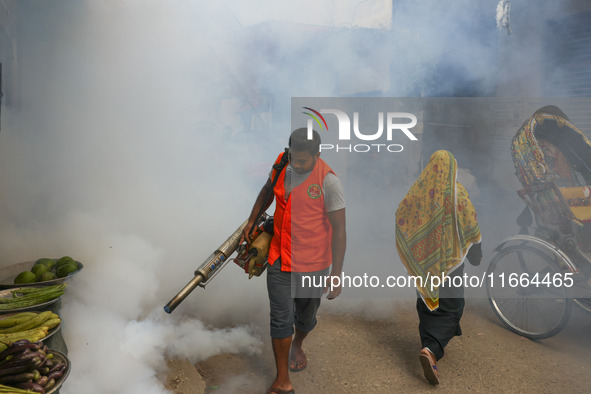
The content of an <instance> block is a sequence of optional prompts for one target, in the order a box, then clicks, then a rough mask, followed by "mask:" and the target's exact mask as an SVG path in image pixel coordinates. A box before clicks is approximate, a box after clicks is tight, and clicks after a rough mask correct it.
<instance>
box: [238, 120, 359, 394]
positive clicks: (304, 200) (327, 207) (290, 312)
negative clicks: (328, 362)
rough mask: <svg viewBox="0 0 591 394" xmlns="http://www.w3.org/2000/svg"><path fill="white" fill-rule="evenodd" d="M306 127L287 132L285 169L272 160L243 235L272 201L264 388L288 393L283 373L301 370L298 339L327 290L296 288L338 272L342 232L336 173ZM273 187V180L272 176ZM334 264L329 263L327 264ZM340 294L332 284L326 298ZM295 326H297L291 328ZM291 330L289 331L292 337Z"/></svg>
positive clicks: (290, 387) (303, 361) (288, 383)
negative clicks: (269, 353) (270, 371)
mask: <svg viewBox="0 0 591 394" xmlns="http://www.w3.org/2000/svg"><path fill="white" fill-rule="evenodd" d="M307 134H308V132H307V129H305V128H301V129H297V130H295V131H294V132H292V134H291V136H290V138H289V153H283V154H280V155H279V157H278V158H277V160H276V163H275V164H279V163H280V162H281V159H282V157H283V155H284V154H287V155H289V156H288V159H289V162H288V164H287V166H285V168H276V166H274V169H273V171H272V172H271V176H270V178H269V179H268V180H267V182H266V184H265V185H264V186H263V188H262V189H261V191H260V193H259V196H258V197H257V200H256V202H255V204H254V207H253V209H252V213H251V215H250V218H249V221H248V224H247V225H246V227H245V228H244V230H243V232H242V236H241V242H242V240H247V241H250V238H249V234H250V230H251V228H252V227H253V225H254V222H255V220H256V217H257V214H258V212H261V209H262V210H266V209H267V208H268V207H269V206H270V205H271V203H272V201H273V198H267V197H266V196H268V195H269V194H270V193H271V191H272V193H273V194H272V195H273V197H274V199H275V213H274V226H273V231H274V235H273V239H272V240H271V246H270V249H269V258H268V261H269V267H268V269H267V291H268V294H269V302H270V312H271V313H270V317H271V322H270V325H271V338H272V344H273V353H274V356H275V365H276V368H277V374H276V377H275V380H274V381H273V383H272V385H271V387H270V388H269V389H268V390H267V393H276V394H281V393H291V392H293V391H294V390H293V385H292V384H291V381H290V378H289V371H290V370H291V371H294V372H296V371H302V370H303V369H305V368H306V365H307V362H308V360H307V358H306V354H305V353H304V351H303V349H302V343H303V341H304V339H305V338H306V336H307V335H308V333H310V331H312V329H314V327H315V326H316V312H317V311H318V307H319V306H320V299H321V297H322V294H323V293H327V292H328V288H322V287H317V288H314V287H312V288H310V287H303V286H302V275H307V276H310V275H317V276H321V277H324V276H325V275H327V274H329V271H330V276H336V277H339V276H340V275H341V272H342V266H343V259H344V256H345V248H346V243H347V236H346V231H345V198H344V192H343V187H342V185H341V182H340V180H339V178H338V177H337V176H336V174H335V173H334V171H333V170H332V169H331V168H330V167H329V166H328V165H327V164H326V163H325V162H324V161H323V160H322V159H320V135H319V134H318V133H317V132H316V131H313V136H312V139H308V138H307ZM275 179H276V181H275V185H274V186H273V180H275ZM331 266H332V268H331ZM340 293H341V286H340V285H339V286H336V287H333V288H331V290H330V292H328V299H329V300H330V299H334V298H336V297H337V296H338V295H339V294H340ZM294 327H295V329H294ZM294 334H295V335H294Z"/></svg>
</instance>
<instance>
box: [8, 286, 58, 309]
mask: <svg viewBox="0 0 591 394" xmlns="http://www.w3.org/2000/svg"><path fill="white" fill-rule="evenodd" d="M66 286H67V285H66V283H61V284H59V285H53V286H43V287H20V288H17V289H12V290H10V292H11V293H12V297H7V298H0V311H10V310H14V309H19V308H26V307H32V306H35V305H39V304H43V303H45V302H48V301H51V300H54V299H56V298H58V297H61V296H62V294H64V292H65V289H66Z"/></svg>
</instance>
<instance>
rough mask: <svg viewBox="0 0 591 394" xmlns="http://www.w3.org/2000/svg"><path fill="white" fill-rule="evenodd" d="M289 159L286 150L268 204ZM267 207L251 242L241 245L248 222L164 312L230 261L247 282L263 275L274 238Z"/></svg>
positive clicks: (198, 269)
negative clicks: (246, 276)
mask: <svg viewBox="0 0 591 394" xmlns="http://www.w3.org/2000/svg"><path fill="white" fill-rule="evenodd" d="M288 158H289V149H287V148H286V149H285V152H284V153H283V156H282V157H281V160H280V161H279V163H277V164H275V165H273V168H274V169H275V170H276V171H275V177H274V179H273V182H272V184H271V189H270V190H269V194H268V195H267V196H266V198H265V200H266V201H269V199H270V198H271V196H272V193H273V188H274V187H275V184H276V183H277V179H278V178H279V174H280V173H281V171H283V168H285V166H286V165H287V163H288ZM264 209H265V208H264V207H263V208H262V209H261V211H260V212H259V213H258V215H257V218H256V220H255V223H254V225H253V227H252V229H251V230H250V231H251V233H250V234H251V237H250V238H251V243H250V244H247V243H243V244H239V242H240V234H241V233H242V230H244V228H245V227H246V224H247V223H248V219H247V220H245V221H244V223H242V224H241V225H240V227H238V228H237V229H236V231H234V232H233V233H232V235H230V236H229V237H228V239H227V240H226V241H225V242H224V243H223V244H221V245H220V246H219V248H217V249H216V251H215V252H213V253H212V254H211V256H209V257H208V258H207V260H205V262H204V263H203V264H201V265H200V266H199V268H197V270H195V273H194V274H195V277H194V278H193V279H191V281H190V282H189V283H187V285H186V286H185V287H183V289H182V290H181V291H179V292H178V294H177V295H176V296H174V297H173V299H172V300H170V301H169V302H168V304H166V306H165V307H164V310H165V311H166V312H167V313H171V312H172V311H174V310H175V308H176V307H177V306H178V305H179V304H180V303H181V302H183V300H184V299H185V298H187V296H188V295H189V293H191V292H192V291H193V290H195V288H196V287H197V286H201V287H203V288H205V286H206V285H207V284H208V283H209V282H210V281H211V280H212V279H213V278H214V277H215V276H216V275H217V274H218V273H219V272H220V271H221V270H222V268H224V267H225V266H226V264H228V263H229V262H230V261H234V262H235V263H236V264H238V266H239V267H241V268H242V269H244V272H246V273H247V274H248V279H250V278H252V277H253V276H260V275H261V274H262V273H263V271H265V268H267V264H268V263H267V256H268V254H269V247H270V245H271V238H273V218H272V217H270V216H268V215H267V214H265V213H264ZM236 251H237V253H238V255H237V257H235V258H234V259H230V258H229V257H230V256H231V255H232V253H234V252H236Z"/></svg>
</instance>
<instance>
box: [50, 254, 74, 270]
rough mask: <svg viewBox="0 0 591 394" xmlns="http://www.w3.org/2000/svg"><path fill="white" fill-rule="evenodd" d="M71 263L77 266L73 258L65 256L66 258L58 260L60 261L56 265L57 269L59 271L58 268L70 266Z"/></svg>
mask: <svg viewBox="0 0 591 394" xmlns="http://www.w3.org/2000/svg"><path fill="white" fill-rule="evenodd" d="M70 263H73V264H74V265H76V262H75V261H74V259H73V258H71V257H70V256H64V257H61V258H60V259H58V261H57V262H56V263H55V268H56V269H57V268H59V267H61V266H62V265H65V264H70Z"/></svg>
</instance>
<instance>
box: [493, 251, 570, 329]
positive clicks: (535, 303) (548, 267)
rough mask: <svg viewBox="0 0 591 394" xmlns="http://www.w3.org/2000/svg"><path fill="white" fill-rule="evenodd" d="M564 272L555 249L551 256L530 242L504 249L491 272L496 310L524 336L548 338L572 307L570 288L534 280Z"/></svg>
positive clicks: (498, 254)
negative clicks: (542, 283)
mask: <svg viewBox="0 0 591 394" xmlns="http://www.w3.org/2000/svg"><path fill="white" fill-rule="evenodd" d="M550 256H552V257H550ZM560 273H563V270H561V269H560V265H559V262H558V261H556V257H554V256H553V255H552V253H551V252H550V255H548V254H546V253H544V252H543V251H541V250H540V249H538V248H535V247H532V246H528V245H517V246H508V247H506V248H503V249H501V250H500V251H499V252H497V254H496V255H495V256H494V257H493V259H492V261H491V262H490V265H489V268H488V275H487V279H488V280H487V286H486V291H487V295H488V299H489V301H490V304H491V306H492V308H493V311H494V312H495V314H496V315H497V317H498V318H499V319H501V321H502V322H503V323H504V324H505V326H507V327H508V328H509V329H510V330H511V331H513V332H515V333H517V334H519V335H522V336H524V337H527V338H530V339H544V338H549V337H551V336H554V335H556V334H558V333H559V332H560V331H561V330H562V329H563V328H564V326H565V325H566V323H567V322H568V319H569V317H570V313H571V309H572V302H571V299H570V298H569V297H568V294H567V290H566V288H565V287H564V286H560V287H554V286H553V284H552V283H550V285H539V283H538V285H536V284H533V283H532V281H533V279H534V278H536V279H535V281H540V280H543V279H544V278H545V277H546V275H547V274H549V277H553V275H554V274H560ZM536 274H537V276H536ZM510 278H512V279H510ZM519 278H524V280H522V281H520V280H519Z"/></svg>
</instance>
